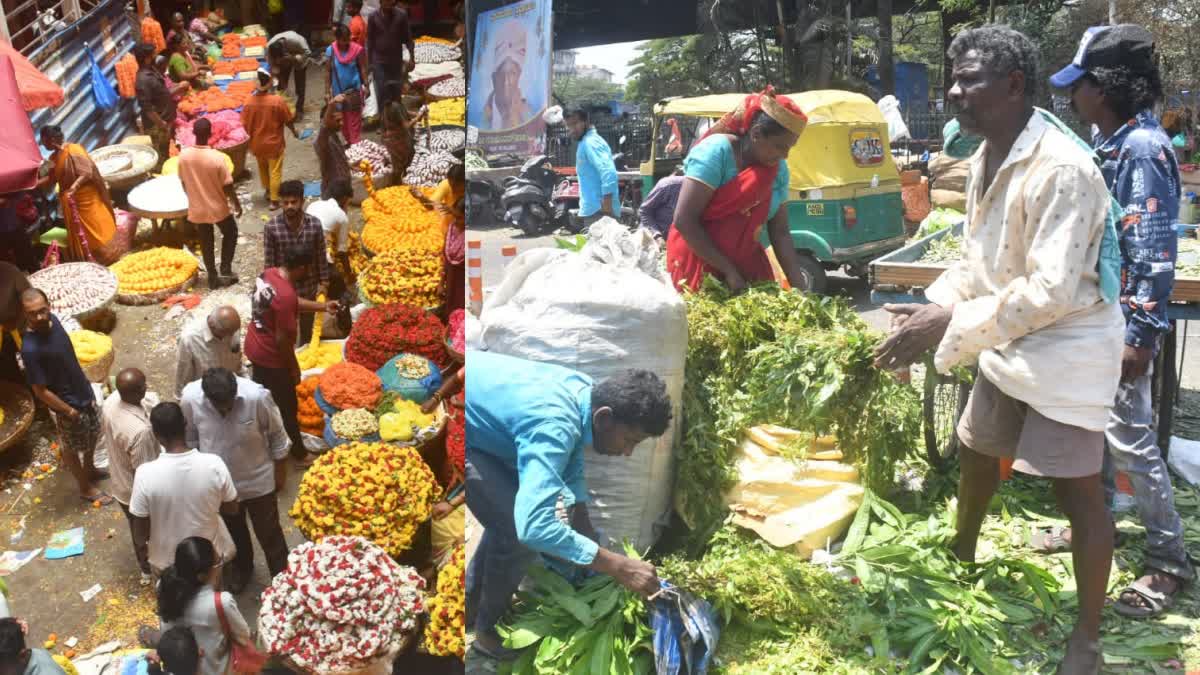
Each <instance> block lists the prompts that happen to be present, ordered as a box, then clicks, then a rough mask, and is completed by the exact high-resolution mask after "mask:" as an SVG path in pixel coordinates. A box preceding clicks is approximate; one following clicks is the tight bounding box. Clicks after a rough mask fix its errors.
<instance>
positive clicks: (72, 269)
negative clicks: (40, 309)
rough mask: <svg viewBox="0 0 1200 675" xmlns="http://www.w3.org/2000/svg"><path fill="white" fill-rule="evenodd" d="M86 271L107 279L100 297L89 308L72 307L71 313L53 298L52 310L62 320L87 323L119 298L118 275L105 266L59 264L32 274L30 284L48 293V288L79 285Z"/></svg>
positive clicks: (84, 263) (51, 302) (87, 263)
mask: <svg viewBox="0 0 1200 675" xmlns="http://www.w3.org/2000/svg"><path fill="white" fill-rule="evenodd" d="M84 271H86V272H87V273H89V274H96V273H99V274H100V276H101V277H102V278H103V279H105V282H104V283H103V284H102V289H101V290H102V291H103V292H102V293H101V294H100V297H99V298H97V299H96V301H95V302H94V303H93V304H91V305H89V306H86V307H72V308H69V309H70V311H65V310H66V309H67V308H63V307H58V306H57V305H55V302H54V301H55V298H54V297H51V298H50V308H51V309H53V310H54V313H55V314H57V315H58V318H59V319H60V320H61V319H63V318H64V317H68V316H71V317H75V319H77V320H79V321H86V320H88V319H90V318H92V317H93V316H95V315H97V314H99V313H100V312H102V311H104V310H105V309H107V308H108V306H109V305H111V304H112V301H113V299H114V298H115V297H116V296H117V275H115V274H113V272H112V270H110V269H108V268H107V267H105V266H104V265H99V264H97V263H93V262H74V263H59V264H57V265H51V266H50V267H47V268H45V269H40V270H38V271H36V272H34V273H33V274H30V275H29V283H30V284H31V285H32V286H33V287H34V288H40V289H41V290H42V291H46V289H47V288H54V287H55V286H58V287H63V285H64V284H70V283H72V282H75V283H78V279H80V278H81V277H82V276H83V272H84ZM47 295H50V293H48V292H47Z"/></svg>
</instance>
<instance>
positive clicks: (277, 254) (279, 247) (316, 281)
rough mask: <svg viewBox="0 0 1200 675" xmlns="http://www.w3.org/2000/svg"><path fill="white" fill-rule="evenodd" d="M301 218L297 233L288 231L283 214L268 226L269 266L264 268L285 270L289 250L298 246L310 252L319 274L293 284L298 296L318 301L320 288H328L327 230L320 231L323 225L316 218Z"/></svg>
mask: <svg viewBox="0 0 1200 675" xmlns="http://www.w3.org/2000/svg"><path fill="white" fill-rule="evenodd" d="M301 217H302V218H303V222H301V223H300V229H299V230H295V231H293V230H292V229H291V228H290V227H288V223H287V216H285V215H284V214H283V212H282V211H281V212H279V213H277V214H275V217H274V218H272V219H271V221H270V222H269V223H267V229H266V232H265V233H264V234H265V236H264V237H263V249H264V252H263V253H264V258H265V263H266V264H264V265H263V266H264V267H286V265H285V264H284V260H285V258H287V252H288V249H290V248H291V247H293V246H295V245H297V244H300V245H302V246H305V247H307V248H309V249H311V250H312V252H313V264H314V265H316V268H317V269H316V272H317V273H316V274H315V275H313V274H309V275H308V278H307V279H305V280H304V281H302V282H300V283H294V284H293V286H295V288H296V295H298V296H300V297H301V298H304V299H305V300H316V299H317V288H318V287H319V286H321V285H322V284H324V285H328V284H329V261H328V260H326V258H325V230H324V229H322V228H321V221H320V220H317V219H316V218H314V217H313V216H310V215H308V214H307V213H304V214H301Z"/></svg>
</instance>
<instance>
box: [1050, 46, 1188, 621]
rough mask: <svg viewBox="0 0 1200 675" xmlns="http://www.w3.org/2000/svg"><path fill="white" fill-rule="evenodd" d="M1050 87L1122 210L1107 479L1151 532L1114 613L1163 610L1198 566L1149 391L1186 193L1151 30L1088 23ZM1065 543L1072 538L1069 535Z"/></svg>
mask: <svg viewBox="0 0 1200 675" xmlns="http://www.w3.org/2000/svg"><path fill="white" fill-rule="evenodd" d="M1050 83H1051V84H1052V85H1054V86H1055V87H1057V88H1059V89H1069V90H1070V92H1071V105H1072V107H1073V108H1074V109H1075V110H1076V111H1077V112H1078V113H1079V115H1080V117H1081V118H1082V119H1083V121H1084V122H1088V123H1091V124H1094V125H1095V128H1096V129H1097V131H1096V132H1095V133H1094V136H1093V144H1094V145H1095V147H1096V152H1097V153H1098V154H1099V155H1100V159H1101V161H1102V165H1101V171H1102V172H1103V174H1104V180H1105V181H1106V182H1107V183H1108V187H1109V190H1111V191H1112V194H1113V196H1114V197H1115V198H1116V200H1117V202H1118V203H1119V204H1120V206H1121V207H1122V209H1123V210H1124V218H1123V220H1122V222H1121V225H1120V228H1119V229H1120V233H1119V234H1120V244H1121V258H1122V286H1121V305H1122V308H1123V309H1124V311H1125V318H1126V321H1127V328H1126V331H1125V352H1124V355H1123V357H1122V359H1121V387H1120V389H1119V390H1118V391H1117V399H1116V404H1115V405H1114V407H1113V411H1112V415H1111V417H1110V419H1109V423H1108V427H1107V429H1106V430H1105V435H1106V437H1107V441H1108V443H1107V446H1108V453H1106V455H1105V466H1104V477H1105V486H1106V491H1107V493H1108V497H1109V504H1110V505H1111V503H1112V497H1113V495H1114V493H1115V489H1114V480H1113V477H1114V475H1115V472H1116V471H1117V470H1120V471H1123V472H1124V473H1125V474H1126V475H1128V476H1129V480H1130V482H1131V483H1132V484H1133V490H1134V497H1135V498H1136V501H1137V506H1138V512H1139V515H1140V516H1141V520H1142V525H1143V526H1145V528H1146V558H1145V562H1144V570H1143V576H1142V577H1141V578H1140V579H1138V580H1137V581H1135V582H1134V583H1133V584H1131V585H1130V586H1129V587H1128V588H1126V589H1125V590H1124V591H1122V592H1121V595H1120V597H1119V598H1118V601H1117V603H1116V605H1115V609H1116V610H1117V612H1118V613H1120V614H1122V615H1125V616H1131V617H1135V618H1146V617H1151V616H1157V615H1158V614H1160V613H1161V612H1162V611H1163V610H1164V609H1166V608H1167V607H1168V606H1170V605H1171V602H1172V601H1173V599H1174V596H1175V595H1176V594H1177V593H1178V592H1179V591H1180V590H1181V589H1182V588H1183V586H1184V584H1185V583H1187V582H1188V581H1190V580H1192V579H1193V578H1195V570H1194V569H1193V566H1192V563H1191V561H1190V559H1189V557H1188V554H1187V552H1186V551H1185V549H1184V540H1183V522H1182V520H1181V519H1180V517H1179V513H1178V512H1177V511H1176V510H1175V503H1174V496H1173V494H1172V490H1171V478H1170V475H1169V474H1168V473H1167V465H1166V462H1164V461H1163V457H1162V452H1161V451H1160V450H1159V448H1158V445H1157V438H1156V434H1155V429H1154V427H1155V418H1154V409H1153V405H1152V402H1151V391H1150V386H1151V382H1150V380H1151V370H1152V368H1151V363H1152V361H1153V358H1154V354H1155V353H1156V352H1157V351H1158V348H1159V346H1160V344H1161V340H1162V336H1163V335H1164V334H1165V333H1166V332H1167V331H1169V330H1171V325H1170V323H1169V321H1168V319H1167V302H1168V301H1169V299H1170V297H1171V287H1172V285H1173V284H1174V282H1175V259H1176V253H1177V243H1178V242H1177V239H1176V234H1175V229H1174V224H1175V220H1176V217H1177V215H1178V213H1179V197H1180V183H1179V166H1178V164H1177V162H1176V158H1175V153H1174V152H1173V150H1172V147H1171V140H1170V138H1168V137H1167V134H1166V133H1165V132H1164V131H1163V129H1162V127H1161V126H1159V123H1158V121H1157V120H1156V119H1155V118H1154V114H1153V113H1152V112H1151V109H1152V108H1153V107H1154V104H1155V103H1156V102H1158V101H1160V100H1161V99H1162V97H1163V87H1162V81H1161V79H1160V78H1159V73H1158V68H1157V66H1155V65H1154V36H1152V35H1151V34H1150V32H1149V31H1147V30H1146V29H1144V28H1142V27H1141V26H1135V25H1132V24H1122V25H1118V26H1100V27H1095V28H1089V29H1088V30H1087V32H1086V33H1085V34H1084V37H1083V39H1082V41H1081V43H1080V46H1079V50H1078V52H1077V53H1076V55H1075V60H1074V61H1073V62H1072V63H1071V65H1068V66H1067V67H1066V68H1064V69H1063V70H1062V71H1060V72H1059V73H1057V74H1056V75H1054V76H1053V77H1051V78H1050ZM1059 539H1060V540H1061V541H1062V542H1064V543H1068V542H1069V541H1070V534H1069V532H1064V533H1063V534H1062V536H1061V537H1060V538H1059Z"/></svg>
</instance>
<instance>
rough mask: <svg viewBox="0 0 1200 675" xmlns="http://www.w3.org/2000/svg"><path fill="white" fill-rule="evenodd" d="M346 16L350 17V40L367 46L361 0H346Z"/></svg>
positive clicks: (365, 23) (365, 25)
mask: <svg viewBox="0 0 1200 675" xmlns="http://www.w3.org/2000/svg"><path fill="white" fill-rule="evenodd" d="M346 16H348V17H350V41H351V42H353V43H356V44H359V45H362V46H363V47H366V46H367V22H366V21H365V20H364V19H363V18H362V0H346Z"/></svg>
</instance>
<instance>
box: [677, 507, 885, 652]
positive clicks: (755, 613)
mask: <svg viewBox="0 0 1200 675" xmlns="http://www.w3.org/2000/svg"><path fill="white" fill-rule="evenodd" d="M709 544H710V546H709V548H708V550H707V551H706V552H705V554H704V556H703V557H702V558H700V559H699V560H689V559H687V558H684V557H682V556H672V557H669V558H666V559H665V560H662V561H661V562H660V563H659V564H658V574H659V576H660V577H662V578H663V579H666V580H668V581H670V582H671V583H673V584H675V585H677V586H679V587H681V588H684V589H687V590H688V591H689V592H691V593H694V594H696V595H698V596H700V597H703V598H704V599H705V600H707V601H709V602H710V603H712V605H713V608H714V609H715V610H716V612H717V615H718V617H719V618H720V620H721V622H722V633H721V641H720V643H719V645H718V652H717V655H718V661H719V665H720V666H721V668H722V669H723V670H725V671H726V672H746V673H765V672H780V673H797V672H830V670H831V669H832V668H834V667H835V666H836V665H837V664H848V663H850V662H853V661H855V660H861V658H860V657H861V655H862V654H863V649H862V644H863V641H862V639H861V633H860V630H861V629H860V628H859V626H860V625H861V624H862V623H863V622H864V621H869V620H872V616H871V614H870V612H869V610H868V608H867V605H866V596H865V595H864V594H863V593H862V589H861V588H860V587H858V586H855V585H852V584H850V583H849V582H848V581H846V580H843V579H839V578H838V577H836V576H834V575H833V574H831V573H830V572H829V570H827V569H826V568H824V567H821V566H819V565H813V564H811V563H808V562H806V561H804V560H801V559H800V558H799V557H797V556H796V555H795V554H794V553H793V552H791V551H781V550H778V549H775V548H773V547H771V546H770V545H769V544H767V543H766V542H764V541H763V540H762V539H760V538H758V537H757V536H755V535H753V534H750V533H747V532H746V531H744V530H741V529H740V528H738V527H736V526H734V525H732V524H726V525H725V526H724V527H722V528H721V529H720V530H718V531H717V533H716V534H715V535H713V538H712V539H711V540H710V542H709Z"/></svg>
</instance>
